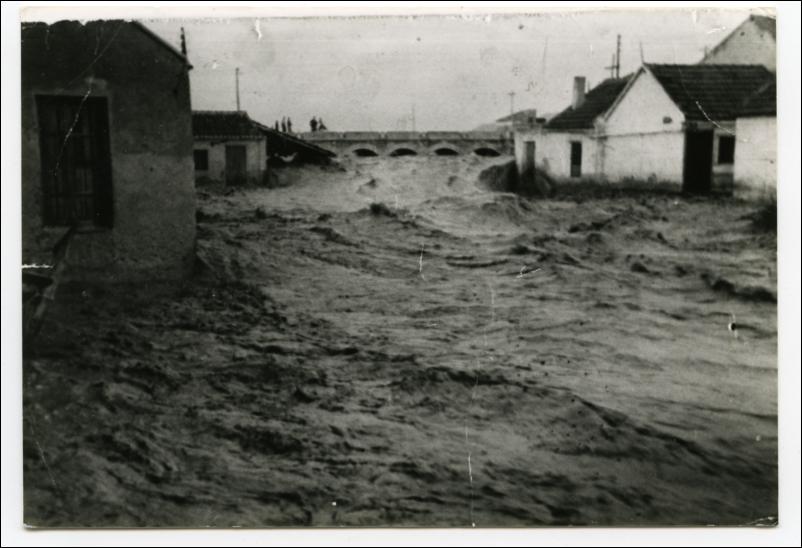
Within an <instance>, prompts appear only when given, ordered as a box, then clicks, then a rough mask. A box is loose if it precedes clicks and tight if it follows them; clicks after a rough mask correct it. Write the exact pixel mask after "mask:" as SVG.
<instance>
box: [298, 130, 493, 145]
mask: <svg viewBox="0 0 802 548" xmlns="http://www.w3.org/2000/svg"><path fill="white" fill-rule="evenodd" d="M296 135H297V137H300V138H301V139H305V140H307V141H327V142H331V141H346V142H348V141H497V142H503V141H507V140H509V136H508V135H507V134H505V133H499V132H495V131H387V132H380V131H316V132H309V131H308V132H304V133H298V134H296Z"/></svg>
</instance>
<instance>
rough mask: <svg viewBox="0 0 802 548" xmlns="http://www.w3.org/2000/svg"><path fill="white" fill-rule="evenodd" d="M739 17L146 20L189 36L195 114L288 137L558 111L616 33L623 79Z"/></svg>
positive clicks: (686, 56) (600, 72) (451, 125)
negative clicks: (244, 122) (320, 123)
mask: <svg viewBox="0 0 802 548" xmlns="http://www.w3.org/2000/svg"><path fill="white" fill-rule="evenodd" d="M747 16H748V13H747V12H745V11H742V10H670V11H669V10H662V11H658V10H644V9H640V10H632V11H614V12H603V13H602V12H563V13H554V12H551V13H545V14H530V15H521V16H508V15H506V16H491V17H476V16H474V17H470V18H462V17H459V16H421V17H397V16H393V17H371V18H365V17H361V18H357V17H342V18H325V17H321V18H303V19H302V18H280V19H279V18H272V19H227V20H209V19H195V20H169V21H165V20H160V21H153V20H149V21H144V22H145V24H146V25H147V26H148V27H149V28H151V29H152V30H154V31H155V32H156V33H157V34H159V35H160V36H162V37H163V38H165V39H166V40H167V41H169V42H170V43H172V44H175V45H176V47H177V46H178V45H179V35H180V28H181V27H182V26H183V27H184V28H185V30H186V38H187V47H188V50H189V60H190V62H191V63H192V65H193V67H194V68H193V70H192V71H191V73H190V77H191V84H192V102H193V108H194V109H196V110H229V109H231V110H233V109H234V108H236V102H235V92H234V89H235V84H234V69H235V67H239V68H240V97H241V104H242V107H241V108H242V109H243V110H247V111H248V113H249V114H250V115H251V117H252V118H254V119H256V120H258V121H260V122H263V123H265V124H272V123H273V121H274V120H276V119H279V118H281V117H282V116H290V117H291V118H292V120H293V124H294V129H295V130H306V129H308V122H309V119H310V118H311V117H312V116H319V117H322V118H323V120H324V121H325V122H326V125H327V126H328V128H329V129H331V130H360V129H365V130H395V129H399V130H401V129H412V121H411V117H412V111H413V108H414V110H415V120H416V129H418V130H423V131H425V130H437V129H451V130H468V129H472V128H474V127H476V126H478V125H480V124H483V123H487V122H491V121H493V120H494V119H496V118H499V117H502V116H505V115H507V114H509V112H510V96H509V92H511V91H514V92H515V97H514V102H515V110H520V109H523V108H536V109H538V112H541V113H553V112H557V111H559V110H562V109H563V108H564V107H565V106H566V105H567V104H568V102H569V101H570V97H571V86H572V80H573V77H574V76H575V75H584V76H586V77H587V78H588V80H589V82H590V84H591V85H596V84H597V83H598V82H600V81H601V80H602V79H604V78H606V77H607V76H609V70H606V69H605V67H607V66H608V65H609V64H610V61H611V58H612V55H613V53H614V51H615V41H616V34H621V44H622V47H621V49H622V51H621V74H622V75H623V74H626V73H628V72H631V71H632V70H634V69H636V68H637V67H638V66H639V64H640V50H641V47H642V50H643V55H644V58H645V60H646V61H647V62H655V63H695V62H697V61H699V59H700V58H701V57H702V55H703V54H704V50H705V47H712V46H713V45H715V44H716V43H718V42H719V41H720V40H721V39H722V38H724V37H725V36H726V35H727V34H728V33H729V32H730V31H731V30H732V29H733V28H734V27H735V26H737V25H738V24H739V23H740V22H741V21H743V20H744V19H746V17H747Z"/></svg>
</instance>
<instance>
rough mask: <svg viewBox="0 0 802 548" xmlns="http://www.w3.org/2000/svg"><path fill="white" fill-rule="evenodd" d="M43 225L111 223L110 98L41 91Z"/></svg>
mask: <svg viewBox="0 0 802 548" xmlns="http://www.w3.org/2000/svg"><path fill="white" fill-rule="evenodd" d="M36 106H37V113H38V118H39V144H40V152H41V160H42V190H43V197H44V211H43V218H44V224H45V225H50V226H68V225H76V224H95V225H98V226H111V224H112V214H113V211H112V210H113V203H112V186H111V155H110V150H109V122H108V107H107V104H106V99H104V98H99V97H62V96H38V97H37V98H36Z"/></svg>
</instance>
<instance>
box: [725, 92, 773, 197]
mask: <svg viewBox="0 0 802 548" xmlns="http://www.w3.org/2000/svg"><path fill="white" fill-rule="evenodd" d="M735 135H737V136H738V142H737V144H736V150H735V167H734V177H735V187H734V194H735V196H737V197H739V198H746V199H758V200H762V199H772V198H774V199H776V196H777V89H776V85H775V83H774V82H770V83H768V84H766V85H764V86H762V87H761V88H760V89H759V90H758V91H757V92H756V93H754V94H753V95H751V96H750V97H748V98H747V99H746V101H745V102H744V105H743V108H742V109H741V111H740V113H739V114H738V117H737V118H736V119H735Z"/></svg>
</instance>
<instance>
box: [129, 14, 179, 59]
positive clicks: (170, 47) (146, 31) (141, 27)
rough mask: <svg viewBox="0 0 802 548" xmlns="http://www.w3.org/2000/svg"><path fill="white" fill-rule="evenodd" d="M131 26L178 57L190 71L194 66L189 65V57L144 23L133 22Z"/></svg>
mask: <svg viewBox="0 0 802 548" xmlns="http://www.w3.org/2000/svg"><path fill="white" fill-rule="evenodd" d="M131 25H133V26H134V27H136V28H137V29H139V30H140V31H141V32H142V33H143V34H145V35H146V36H148V37H149V38H150V39H151V40H153V41H154V42H156V43H157V44H159V45H160V46H161V47H163V48H164V49H166V50H168V51H169V52H170V53H172V54H173V55H175V56H176V57H178V59H179V61H181V62H183V63H184V64H185V65H186V66H187V68H190V69H191V68H192V65H190V64H189V59H187V57H186V56H185V55H184V54H183V53H181V52H180V51H178V50H177V49H176V48H174V47H173V45H172V44H170V43H169V42H168V41H167V40H165V39H164V38H162V37H161V36H159V35H158V34H156V33H155V32H153V31H152V30H150V29H149V28H148V27H146V26H145V25H144V24H143V23H141V22H139V21H131ZM182 32H183V31H182Z"/></svg>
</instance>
